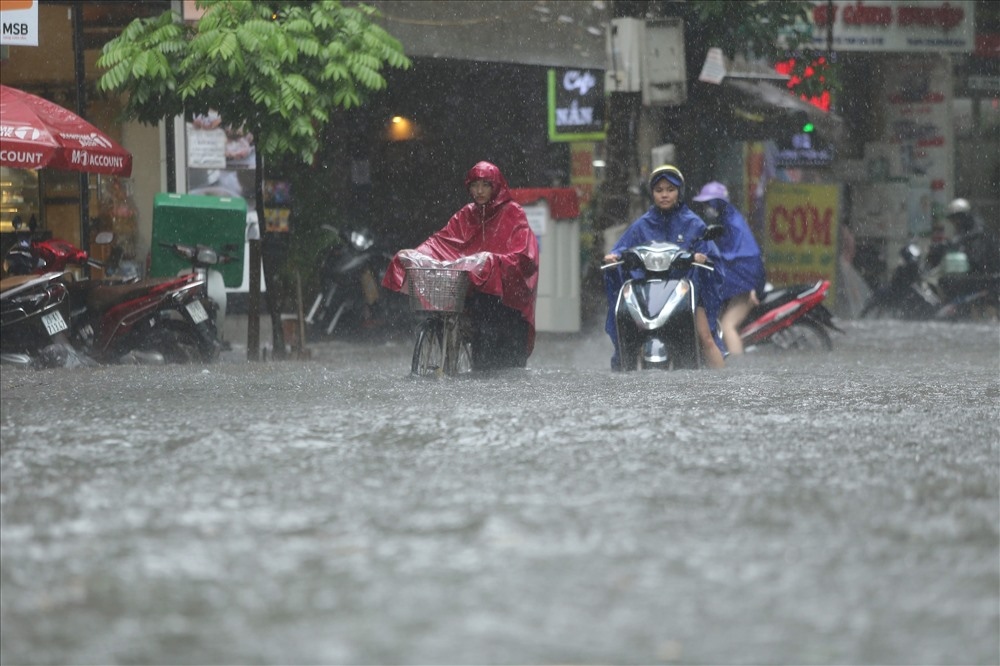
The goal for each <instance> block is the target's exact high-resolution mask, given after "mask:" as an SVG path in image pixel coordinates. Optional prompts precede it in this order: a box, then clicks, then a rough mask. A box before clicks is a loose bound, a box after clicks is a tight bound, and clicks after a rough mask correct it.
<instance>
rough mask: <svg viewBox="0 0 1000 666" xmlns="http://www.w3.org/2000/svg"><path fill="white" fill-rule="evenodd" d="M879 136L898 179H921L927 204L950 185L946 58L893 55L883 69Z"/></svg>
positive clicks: (946, 197) (946, 194)
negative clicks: (924, 182) (928, 194)
mask: <svg viewBox="0 0 1000 666" xmlns="http://www.w3.org/2000/svg"><path fill="white" fill-rule="evenodd" d="M885 89H886V106H885V115H884V118H885V123H886V126H885V136H886V140H887V143H888V144H889V145H890V147H891V148H892V149H893V151H894V152H895V155H894V156H893V159H894V161H897V160H898V163H899V168H900V171H901V175H902V176H903V177H904V178H914V177H917V178H926V179H928V180H929V182H930V190H931V196H932V200H933V205H935V206H936V207H937V208H938V209H940V208H942V207H943V206H945V205H946V204H947V202H948V201H950V200H951V193H952V191H953V189H954V182H953V176H952V174H953V173H954V151H955V140H954V122H953V118H952V105H951V101H952V96H953V95H952V78H951V72H950V69H949V61H948V60H947V59H946V58H931V59H924V58H921V59H915V60H914V59H907V58H901V57H900V58H896V59H895V61H894V62H893V66H892V67H888V68H886V75H885Z"/></svg>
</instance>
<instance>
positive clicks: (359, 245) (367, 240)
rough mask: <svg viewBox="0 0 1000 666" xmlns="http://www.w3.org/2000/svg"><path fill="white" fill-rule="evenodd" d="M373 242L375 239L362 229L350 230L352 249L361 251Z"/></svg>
mask: <svg viewBox="0 0 1000 666" xmlns="http://www.w3.org/2000/svg"><path fill="white" fill-rule="evenodd" d="M374 243H375V240H374V239H372V237H371V236H369V235H368V234H366V233H365V232H363V231H352V232H351V245H353V246H354V249H356V250H358V251H359V252H363V251H364V250H367V249H368V248H370V247H371V246H372V245H373V244H374Z"/></svg>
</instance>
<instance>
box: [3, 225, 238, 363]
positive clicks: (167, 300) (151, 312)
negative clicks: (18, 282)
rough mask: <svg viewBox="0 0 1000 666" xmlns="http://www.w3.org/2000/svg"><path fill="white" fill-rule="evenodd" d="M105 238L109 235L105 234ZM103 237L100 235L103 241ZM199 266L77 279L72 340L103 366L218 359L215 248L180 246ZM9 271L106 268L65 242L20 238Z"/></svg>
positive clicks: (69, 282) (71, 288) (68, 283)
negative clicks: (210, 272) (211, 291)
mask: <svg viewBox="0 0 1000 666" xmlns="http://www.w3.org/2000/svg"><path fill="white" fill-rule="evenodd" d="M98 236H101V234H98ZM98 240H100V239H98ZM171 247H172V248H173V249H174V251H175V252H177V253H178V254H179V255H180V256H183V257H184V258H186V259H188V260H190V261H192V264H193V267H194V268H195V270H192V271H191V272H190V273H185V274H182V275H177V276H175V277H168V278H151V279H145V280H136V279H132V280H125V281H122V280H117V279H108V280H74V279H72V278H71V277H69V276H68V275H67V276H65V277H63V279H62V284H63V286H64V288H65V289H66V291H67V292H68V294H69V322H68V323H69V339H70V341H71V342H72V344H73V346H74V347H75V348H76V349H77V350H78V351H80V352H82V353H84V354H86V355H87V356H88V357H90V358H92V359H94V360H96V361H98V362H101V363H164V362H172V363H184V362H191V361H203V362H207V361H213V360H215V359H216V358H218V356H219V352H220V350H221V347H222V345H221V343H220V341H219V335H218V330H217V328H216V321H215V314H216V312H217V310H218V308H217V306H216V304H215V302H214V301H213V300H212V299H211V298H209V297H208V289H207V278H206V274H205V271H204V270H200V268H201V267H203V266H204V265H208V264H211V263H216V262H217V261H218V255H217V254H216V253H215V252H214V250H211V248H205V247H201V246H199V247H197V248H193V247H191V246H186V245H180V244H177V245H172V246H171ZM5 263H7V265H8V270H9V271H10V272H12V273H15V274H16V273H18V272H21V271H25V270H30V271H31V272H35V273H38V272H49V273H52V272H63V271H66V270H67V269H68V268H69V267H70V266H73V265H75V266H81V265H84V264H88V263H89V264H91V265H94V266H102V264H101V263H100V262H97V261H95V260H93V259H92V258H91V257H89V255H88V253H87V252H86V251H84V250H81V249H79V248H77V247H76V246H74V245H73V244H72V243H68V242H67V241H64V240H60V239H44V240H39V239H28V240H25V239H19V241H18V243H17V244H16V245H15V246H14V247H13V248H11V251H9V252H8V255H7V260H6V261H5Z"/></svg>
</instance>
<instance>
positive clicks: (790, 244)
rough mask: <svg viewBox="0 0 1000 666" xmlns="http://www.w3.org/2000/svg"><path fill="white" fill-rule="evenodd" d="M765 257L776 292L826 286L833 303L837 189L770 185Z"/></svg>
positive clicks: (836, 249)
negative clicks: (825, 282) (821, 283)
mask: <svg viewBox="0 0 1000 666" xmlns="http://www.w3.org/2000/svg"><path fill="white" fill-rule="evenodd" d="M765 206H766V215H767V218H766V221H767V228H766V233H765V235H764V257H765V261H764V264H765V268H766V269H767V279H768V281H770V282H771V283H772V284H774V285H775V286H777V287H781V286H787V285H793V284H802V283H810V282H815V281H816V280H829V281H830V284H831V287H830V291H829V292H827V295H826V300H827V301H828V303H827V306H828V307H833V305H834V299H835V298H836V292H837V289H836V283H837V252H838V234H837V232H838V227H839V226H840V186H839V185H803V184H797V183H780V182H774V181H772V182H771V183H769V184H768V186H767V195H766V204H765Z"/></svg>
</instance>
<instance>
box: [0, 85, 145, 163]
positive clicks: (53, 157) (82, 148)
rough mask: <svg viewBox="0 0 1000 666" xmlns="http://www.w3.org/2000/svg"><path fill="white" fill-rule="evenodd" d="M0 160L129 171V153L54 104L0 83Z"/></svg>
mask: <svg viewBox="0 0 1000 666" xmlns="http://www.w3.org/2000/svg"><path fill="white" fill-rule="evenodd" d="M0 165H3V166H6V167H14V168H16V169H41V168H45V167H48V168H52V169H64V170H67V171H85V172H87V173H103V174H108V175H112V176H130V175H131V174H132V154H131V153H130V152H128V151H127V150H125V149H124V148H122V147H121V146H120V145H119V144H118V143H117V142H116V141H114V140H113V139H111V138H110V137H109V136H107V135H106V134H104V132H102V131H100V130H99V129H97V128H96V127H94V126H93V125H91V124H90V123H88V122H87V121H86V120H84V119H83V118H81V117H80V116H78V115H76V114H75V113H73V112H72V111H69V110H67V109H64V108H63V107H61V106H59V105H58V104H53V103H52V102H50V101H48V100H45V99H42V98H41V97H37V96H35V95H31V94H28V93H26V92H24V91H22V90H18V89H16V88H10V87H8V86H3V85H0Z"/></svg>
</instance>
